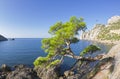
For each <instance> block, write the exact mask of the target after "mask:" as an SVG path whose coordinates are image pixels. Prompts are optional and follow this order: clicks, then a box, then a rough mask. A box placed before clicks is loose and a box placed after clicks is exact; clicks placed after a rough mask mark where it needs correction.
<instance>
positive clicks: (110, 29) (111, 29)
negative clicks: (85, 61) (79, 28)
mask: <svg viewBox="0 0 120 79" xmlns="http://www.w3.org/2000/svg"><path fill="white" fill-rule="evenodd" d="M81 39H85V40H99V41H101V40H110V41H118V40H120V16H113V17H111V18H110V19H109V20H108V23H107V24H106V25H103V24H96V25H95V26H94V28H93V29H91V30H89V31H86V32H83V33H82V35H81Z"/></svg>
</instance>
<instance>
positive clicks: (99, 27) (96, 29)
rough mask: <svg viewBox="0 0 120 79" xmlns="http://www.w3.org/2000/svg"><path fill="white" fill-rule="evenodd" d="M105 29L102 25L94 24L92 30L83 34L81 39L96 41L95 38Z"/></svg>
mask: <svg viewBox="0 0 120 79" xmlns="http://www.w3.org/2000/svg"><path fill="white" fill-rule="evenodd" d="M104 27H105V25H102V24H96V25H95V26H94V28H93V29H92V30H90V31H88V32H83V34H82V37H81V38H82V39H86V40H87V39H89V40H95V39H97V36H98V35H99V33H100V32H101V30H102V29H103V28H104Z"/></svg>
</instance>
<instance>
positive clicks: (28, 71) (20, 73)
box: [6, 65, 40, 79]
mask: <svg viewBox="0 0 120 79" xmlns="http://www.w3.org/2000/svg"><path fill="white" fill-rule="evenodd" d="M6 79H40V78H39V77H38V76H37V73H36V72H35V71H34V70H33V69H32V68H28V67H26V66H25V65H18V66H16V69H15V70H14V71H12V72H10V73H9V74H8V75H7V77H6Z"/></svg>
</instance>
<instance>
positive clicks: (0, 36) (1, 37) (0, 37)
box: [0, 35, 8, 41]
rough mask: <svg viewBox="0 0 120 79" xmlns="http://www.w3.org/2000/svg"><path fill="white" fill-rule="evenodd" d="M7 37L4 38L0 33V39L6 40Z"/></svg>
mask: <svg viewBox="0 0 120 79" xmlns="http://www.w3.org/2000/svg"><path fill="white" fill-rule="evenodd" d="M7 40H8V39H7V38H5V37H4V36H2V35H0V41H7Z"/></svg>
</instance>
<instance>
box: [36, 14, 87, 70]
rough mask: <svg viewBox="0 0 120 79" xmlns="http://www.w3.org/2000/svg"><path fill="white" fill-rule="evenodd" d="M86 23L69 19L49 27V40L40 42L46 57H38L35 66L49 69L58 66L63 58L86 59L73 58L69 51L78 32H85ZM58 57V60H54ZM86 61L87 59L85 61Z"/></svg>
mask: <svg viewBox="0 0 120 79" xmlns="http://www.w3.org/2000/svg"><path fill="white" fill-rule="evenodd" d="M85 29H86V23H85V22H84V20H83V18H76V17H75V16H73V17H71V18H70V20H69V21H67V22H65V23H63V22H57V23H55V24H54V25H53V26H51V27H50V30H49V33H50V34H51V38H44V39H43V40H42V49H43V50H44V51H45V52H46V53H47V56H46V57H38V58H37V59H36V60H35V61H34V65H35V66H44V67H47V68H48V67H51V66H55V65H56V64H60V62H61V61H62V60H63V57H64V56H70V57H72V58H76V59H86V58H83V57H81V56H75V55H74V52H73V51H72V50H71V46H70V45H71V44H72V43H77V42H78V41H79V40H78V38H77V37H76V35H78V34H79V33H78V32H79V31H85ZM57 56H59V57H60V59H56V57H57ZM86 60H88V59H86Z"/></svg>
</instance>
